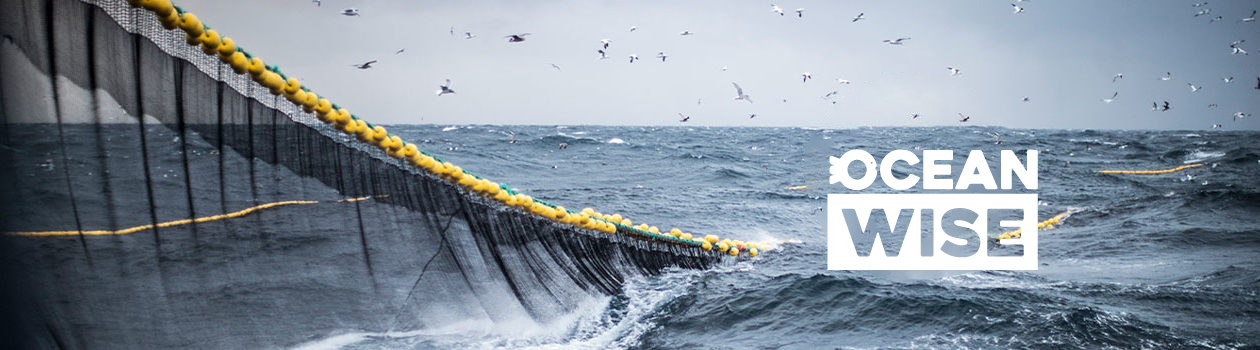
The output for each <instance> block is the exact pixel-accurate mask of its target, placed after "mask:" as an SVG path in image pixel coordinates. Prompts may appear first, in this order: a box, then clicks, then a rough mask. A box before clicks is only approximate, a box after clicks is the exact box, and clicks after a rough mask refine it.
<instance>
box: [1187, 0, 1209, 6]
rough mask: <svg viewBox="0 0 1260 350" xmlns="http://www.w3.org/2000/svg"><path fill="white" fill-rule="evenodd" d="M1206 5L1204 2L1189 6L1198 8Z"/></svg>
mask: <svg viewBox="0 0 1260 350" xmlns="http://www.w3.org/2000/svg"><path fill="white" fill-rule="evenodd" d="M1207 4H1208V3H1207V1H1204V2H1196V3H1194V4H1193V5H1190V6H1191V7H1200V6H1203V5H1207Z"/></svg>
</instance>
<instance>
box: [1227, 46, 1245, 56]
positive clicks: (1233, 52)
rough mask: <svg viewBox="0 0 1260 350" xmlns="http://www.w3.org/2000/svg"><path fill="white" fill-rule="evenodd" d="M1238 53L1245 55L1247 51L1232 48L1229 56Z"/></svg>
mask: <svg viewBox="0 0 1260 350" xmlns="http://www.w3.org/2000/svg"><path fill="white" fill-rule="evenodd" d="M1240 53H1241V54H1244V55H1246V54H1247V50H1243V49H1242V48H1241V47H1235V48H1233V49H1232V50H1230V54H1234V55H1237V54H1240Z"/></svg>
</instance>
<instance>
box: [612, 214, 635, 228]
mask: <svg viewBox="0 0 1260 350" xmlns="http://www.w3.org/2000/svg"><path fill="white" fill-rule="evenodd" d="M613 216H614V217H616V216H617V215H613ZM631 224H634V223H633V222H630V219H621V226H630V225H631Z"/></svg>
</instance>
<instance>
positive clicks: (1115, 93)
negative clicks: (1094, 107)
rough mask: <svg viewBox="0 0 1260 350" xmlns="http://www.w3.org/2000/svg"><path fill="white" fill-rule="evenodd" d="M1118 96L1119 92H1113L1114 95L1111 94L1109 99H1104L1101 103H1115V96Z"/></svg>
mask: <svg viewBox="0 0 1260 350" xmlns="http://www.w3.org/2000/svg"><path fill="white" fill-rule="evenodd" d="M1118 95H1120V92H1119V91H1116V92H1114V93H1112V94H1111V98H1104V99H1103V100H1102V101H1103V103H1112V102H1115V101H1116V96H1118Z"/></svg>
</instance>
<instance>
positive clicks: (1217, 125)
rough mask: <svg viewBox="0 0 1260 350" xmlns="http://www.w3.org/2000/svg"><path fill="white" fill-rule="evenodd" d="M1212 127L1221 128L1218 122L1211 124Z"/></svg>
mask: <svg viewBox="0 0 1260 350" xmlns="http://www.w3.org/2000/svg"><path fill="white" fill-rule="evenodd" d="M1212 128H1213V129H1220V128H1221V125H1220V124H1212Z"/></svg>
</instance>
